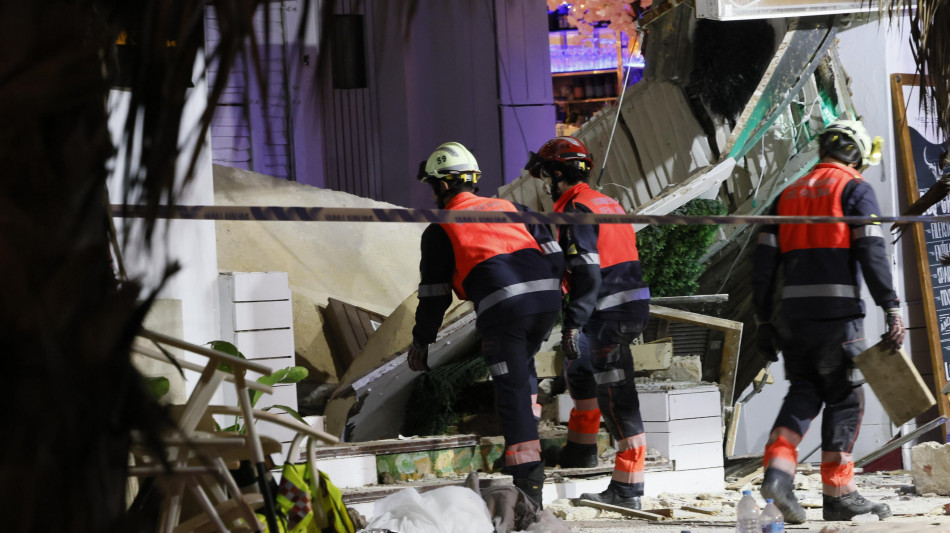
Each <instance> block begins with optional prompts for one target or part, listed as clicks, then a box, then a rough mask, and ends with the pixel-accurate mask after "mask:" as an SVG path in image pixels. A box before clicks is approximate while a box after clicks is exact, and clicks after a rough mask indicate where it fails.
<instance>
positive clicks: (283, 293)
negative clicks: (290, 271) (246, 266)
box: [230, 272, 290, 302]
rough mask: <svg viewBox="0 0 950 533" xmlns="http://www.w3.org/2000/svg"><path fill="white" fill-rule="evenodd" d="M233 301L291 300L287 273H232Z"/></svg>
mask: <svg viewBox="0 0 950 533" xmlns="http://www.w3.org/2000/svg"><path fill="white" fill-rule="evenodd" d="M230 275H231V301H232V302H260V301H268V300H289V299H290V283H289V281H288V277H287V273H286V272H231V273H230Z"/></svg>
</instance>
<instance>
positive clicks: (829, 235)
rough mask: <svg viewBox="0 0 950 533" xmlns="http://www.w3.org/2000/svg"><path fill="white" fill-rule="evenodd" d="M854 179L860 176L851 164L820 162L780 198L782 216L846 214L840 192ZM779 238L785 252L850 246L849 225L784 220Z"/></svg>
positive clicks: (779, 210) (790, 186)
mask: <svg viewBox="0 0 950 533" xmlns="http://www.w3.org/2000/svg"><path fill="white" fill-rule="evenodd" d="M853 179H861V176H860V174H858V172H857V171H856V170H854V169H853V168H851V167H846V166H844V165H839V164H837V163H819V164H818V165H816V166H815V170H813V171H812V172H809V173H808V174H806V175H805V176H803V177H801V178H799V179H798V180H797V181H795V183H792V184H791V185H789V186H788V187H787V188H786V189H785V190H784V191H783V192H782V195H781V196H780V198H779V202H778V214H779V215H780V216H806V215H818V216H829V215H830V216H835V217H840V216H844V210H843V208H842V206H841V193H842V191H844V188H845V186H846V185H847V184H848V183H850V182H851V180H853ZM778 235H779V238H778V242H779V247H780V248H781V250H782V253H786V252H790V251H793V250H804V249H814V248H850V247H851V231H850V230H849V229H848V225H847V224H845V223H843V222H840V223H833V224H781V225H779V229H778Z"/></svg>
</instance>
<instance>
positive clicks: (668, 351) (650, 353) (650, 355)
mask: <svg viewBox="0 0 950 533" xmlns="http://www.w3.org/2000/svg"><path fill="white" fill-rule="evenodd" d="M665 341H671V339H670V338H669V337H667V338H665V339H662V340H661V341H654V342H649V343H646V344H631V345H630V353H631V354H633V368H635V369H636V370H637V371H638V372H640V371H649V370H666V369H668V368H670V365H672V364H673V343H672V342H665Z"/></svg>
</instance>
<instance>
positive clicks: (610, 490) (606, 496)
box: [580, 483, 640, 511]
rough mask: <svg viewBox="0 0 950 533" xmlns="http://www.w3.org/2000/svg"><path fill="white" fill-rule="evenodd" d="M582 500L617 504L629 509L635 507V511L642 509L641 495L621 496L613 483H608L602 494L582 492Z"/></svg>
mask: <svg viewBox="0 0 950 533" xmlns="http://www.w3.org/2000/svg"><path fill="white" fill-rule="evenodd" d="M580 499H581V500H587V501H589V502H596V503H606V504H607V505H616V506H617V507H626V508H627V509H633V510H634V511H639V510H640V497H639V496H621V495H620V493H619V492H617V489H616V488H615V487H614V485H613V483H611V484H610V485H607V490H605V491H604V492H601V493H600V494H594V493H589V492H588V493H584V494H581V497H580Z"/></svg>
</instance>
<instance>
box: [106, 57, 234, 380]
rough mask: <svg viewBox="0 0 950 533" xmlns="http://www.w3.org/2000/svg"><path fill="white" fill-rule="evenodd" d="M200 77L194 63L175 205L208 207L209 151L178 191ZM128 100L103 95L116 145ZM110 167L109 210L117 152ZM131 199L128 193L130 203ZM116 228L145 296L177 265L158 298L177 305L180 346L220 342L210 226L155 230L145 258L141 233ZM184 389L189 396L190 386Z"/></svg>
mask: <svg viewBox="0 0 950 533" xmlns="http://www.w3.org/2000/svg"><path fill="white" fill-rule="evenodd" d="M203 73H204V64H203V62H202V61H201V59H200V58H199V61H198V64H197V65H196V67H195V74H194V75H193V80H194V84H195V87H194V88H193V89H192V90H191V93H190V95H189V98H188V102H187V104H186V107H185V111H184V115H183V119H182V134H181V135H180V141H179V142H180V143H181V145H182V146H184V147H185V149H184V150H183V155H182V156H181V158H180V159H179V161H178V178H177V183H178V185H177V187H178V188H179V190H180V193H179V194H178V195H177V197H178V203H179V204H180V205H214V191H213V188H212V174H211V158H210V150H208V149H206V150H204V151H203V152H202V153H201V156H200V157H199V160H198V165H197V167H196V171H195V174H194V177H193V178H192V180H191V182H190V183H189V184H188V185H187V186H185V187H182V185H181V184H182V182H183V178H184V173H185V170H186V169H187V166H188V161H189V158H190V157H191V153H192V152H193V148H194V145H195V141H196V140H197V139H196V137H197V128H196V124H197V123H198V120H199V118H200V116H201V113H202V112H203V110H204V108H205V106H206V104H207V100H208V88H207V84H206V81H205V79H204V77H203ZM129 96H130V95H129V93H128V92H126V91H112V92H111V93H110V95H109V103H108V105H109V109H110V119H109V125H110V130H111V131H112V132H113V138H114V142H118V138H119V137H118V136H119V134H120V133H121V131H122V127H123V124H124V121H125V117H126V116H127V114H128V107H129ZM205 141H206V142H205V146H206V147H210V141H209V140H208V139H205ZM114 165H115V168H114V170H113V175H112V177H111V178H110V180H109V199H110V201H111V202H112V203H113V204H121V203H123V202H124V201H126V199H125V198H124V192H125V191H124V188H123V184H122V182H121V180H120V179H119V178H118V177H117V176H120V175H121V174H122V172H123V170H124V165H125V154H124V153H123V152H120V153H119V154H118V155H117V157H116V159H115V162H114ZM134 198H135V192H134V191H133V192H132V202H133V203H134ZM116 224H117V226H118V227H119V233H120V239H122V237H123V236H124V235H125V234H126V233H128V234H129V235H130V239H129V242H128V244H127V245H126V246H125V247H124V250H123V259H124V263H125V266H126V270H127V272H128V273H129V277H130V278H134V279H139V280H141V281H142V283H143V285H144V290H145V291H148V292H150V291H153V290H155V288H156V287H158V285H159V282H160V280H161V277H162V274H163V272H164V269H165V266H166V265H167V264H168V263H170V262H172V261H177V262H178V263H179V264H180V265H181V270H179V272H178V273H177V274H175V275H174V276H173V277H171V278H170V279H169V280H168V281H167V282H166V284H165V285H164V287H162V289H161V291H160V292H159V294H158V297H159V298H164V299H176V300H181V302H182V315H183V316H182V319H183V320H182V322H183V332H184V340H186V341H188V342H191V343H193V344H199V345H200V344H205V343H207V342H208V341H211V340H215V339H218V338H220V328H219V326H218V324H219V314H218V303H217V299H218V296H217V278H218V259H217V250H216V248H215V233H214V224H215V223H214V221H193V220H175V221H171V222H170V223H162V224H159V227H158V229H157V231H156V234H155V236H154V237H153V239H154V240H153V246H152V249H151V250H150V251H149V252H146V251H145V249H144V248H143V247H142V246H141V240H140V239H141V232H140V227H139V224H138V223H137V221H134V220H130V221H123V220H122V219H116ZM193 357H194V358H195V359H194V361H195V362H198V363H203V362H204V361H205V359H204V358H201V357H200V356H193ZM189 359H191V357H189ZM189 382H190V383H193V380H192V379H189ZM188 389H189V391H190V389H191V385H189V387H188Z"/></svg>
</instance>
